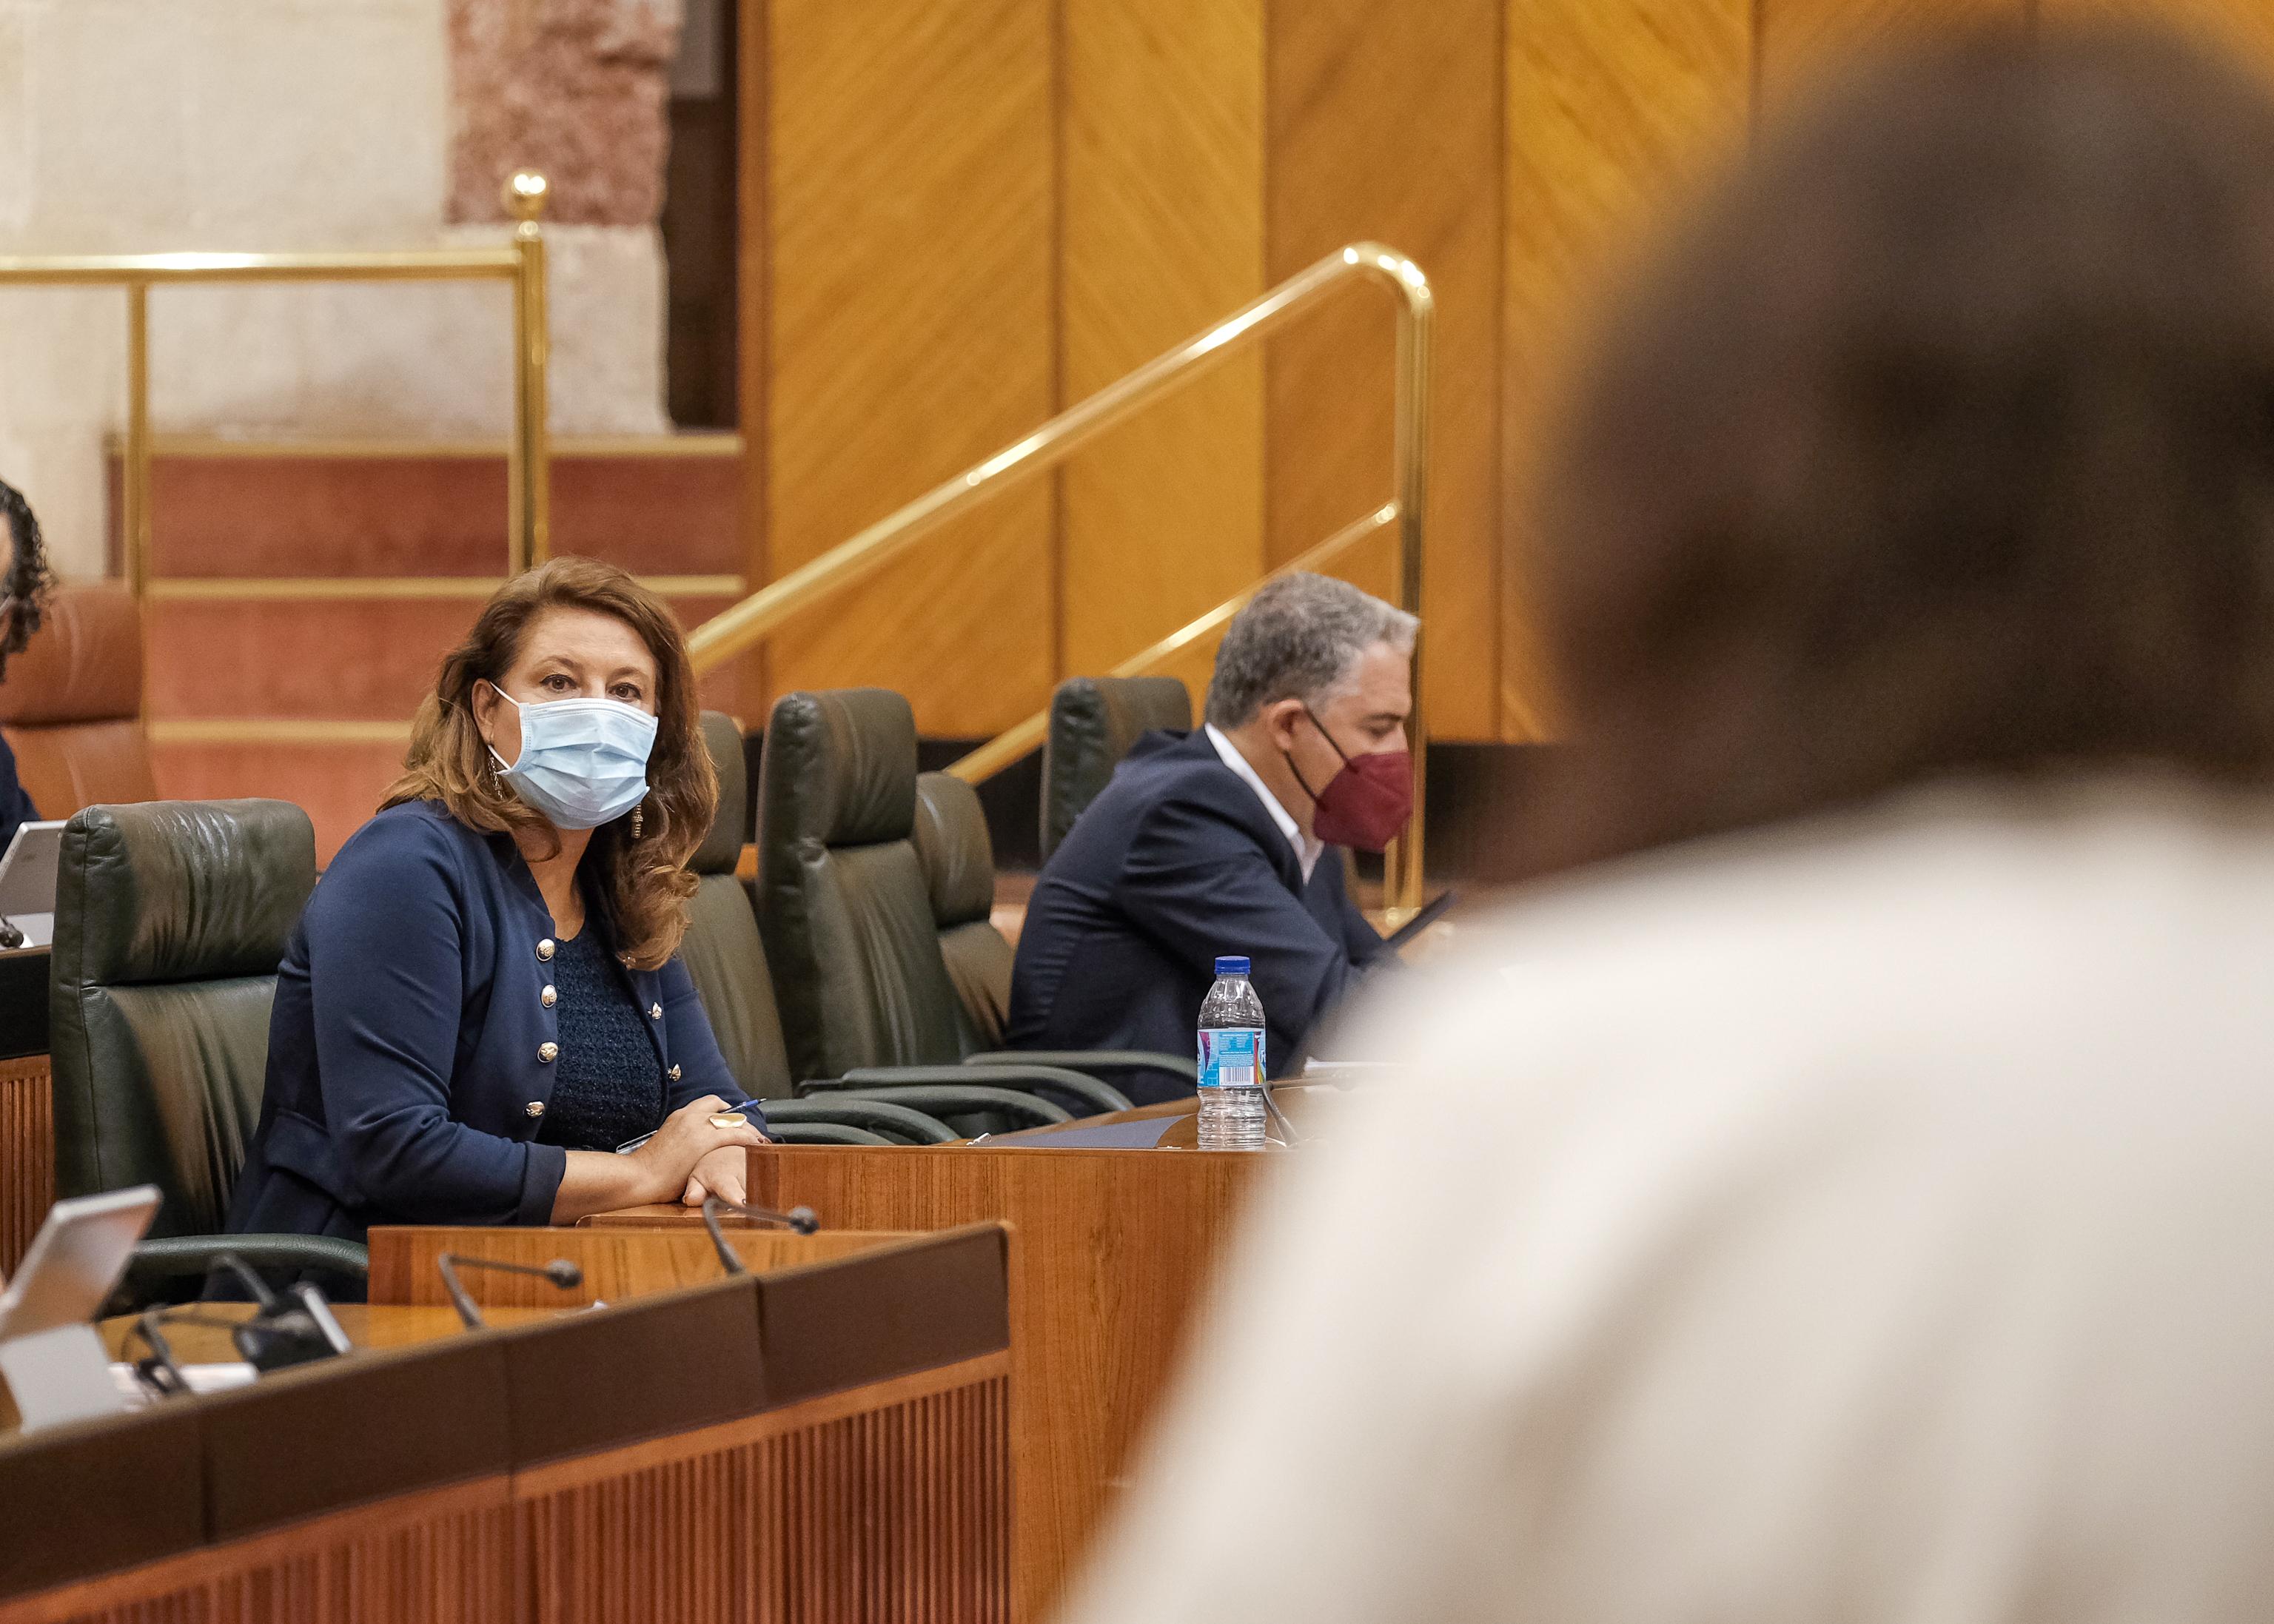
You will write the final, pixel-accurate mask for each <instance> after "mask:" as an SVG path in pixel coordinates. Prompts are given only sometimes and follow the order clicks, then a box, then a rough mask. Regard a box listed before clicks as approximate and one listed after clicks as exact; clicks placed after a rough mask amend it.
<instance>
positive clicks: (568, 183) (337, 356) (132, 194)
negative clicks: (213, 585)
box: [0, 0, 680, 575]
mask: <svg viewBox="0 0 2274 1624" xmlns="http://www.w3.org/2000/svg"><path fill="white" fill-rule="evenodd" d="M679 15H680V6H679V0H0V255H14V254H57V253H116V252H154V251H164V250H185V249H203V250H254V251H264V250H265V251H294V250H297V251H320V250H327V249H368V248H389V247H432V246H442V245H455V244H473V243H489V242H502V241H503V240H505V235H506V230H507V228H506V227H505V226H504V225H502V224H501V223H496V222H494V211H493V210H491V209H487V208H486V207H482V206H481V205H480V201H479V199H480V197H481V195H482V193H483V192H484V191H485V190H488V191H490V192H493V191H494V187H495V184H496V181H495V179H493V178H490V177H488V176H487V175H486V169H500V171H501V174H502V173H503V172H508V171H510V169H512V168H514V167H516V164H518V163H521V162H537V163H538V164H540V165H541V166H549V167H551V168H552V169H553V170H554V172H555V178H556V184H557V187H558V190H559V191H560V192H561V193H562V194H563V195H564V196H566V197H567V198H568V199H569V207H567V208H565V209H564V210H563V214H565V216H566V217H565V219H564V220H563V221H562V222H560V223H556V224H554V225H553V227H551V229H549V232H548V236H549V238H550V241H551V244H552V252H551V267H552V273H553V284H552V327H553V372H552V390H551V396H552V398H551V409H552V414H553V428H554V430H555V432H560V433H564V434H651V433H660V432H666V430H667V429H668V427H669V425H668V422H667V421H666V417H665V414H664V408H663V394H664V392H663V381H664V380H663V359H662V357H663V342H664V333H663V326H664V318H665V304H664V290H663V280H664V274H663V263H662V252H661V246H660V242H659V237H657V234H656V231H655V229H654V223H653V222H654V218H655V211H656V206H657V202H658V200H659V186H660V178H659V177H660V162H661V154H662V142H663V139H665V138H664V134H663V131H662V126H661V123H660V119H661V109H662V98H663V94H664V91H663V88H662V86H663V79H664V74H665V71H666V67H667V64H668V59H669V56H670V53H671V47H672V44H673V42H674V40H675V37H676V32H677V27H678V21H679ZM492 25H494V26H492ZM563 64H569V66H564V65H563ZM576 64H582V65H581V67H579V66H577V65H576ZM572 68H573V69H574V71H572ZM553 83H558V84H560V85H561V86H563V87H565V88H566V89H569V90H573V91H574V93H575V94H573V95H567V96H564V97H555V98H553V99H550V100H548V99H547V97H546V94H544V91H545V87H546V85H548V84H553ZM454 87H455V94H454ZM468 95H476V96H482V97H486V98H492V99H491V100H486V101H485V102H484V103H483V104H482V106H481V107H480V108H479V109H478V110H477V111H475V112H471V113H470V112H469V111H468V110H467V109H466V106H465V98H466V97H467V96H468ZM643 119H644V120H645V123H643ZM511 154H520V155H519V156H514V155H511ZM643 173H645V174H646V178H645V180H644V182H643V181H642V180H641V178H640V177H641V176H642V175H643ZM510 308H511V307H510V299H509V296H508V293H507V291H506V289H505V288H504V287H503V285H502V284H498V283H487V284H484V283H468V284H463V285H451V284H448V283H441V284H425V285H403V286H395V287H371V286H365V287H358V286H353V285H327V286H309V287H279V288H263V289H251V288H247V289H161V290H159V291H157V292H155V293H154V294H153V296H152V298H151V316H150V322H151V335H152V338H151V365H152V392H151V400H152V412H153V417H154V423H155V425H156V426H157V427H158V429H159V430H160V432H200V433H219V434H227V435H233V436H241V437H245V438H251V439H260V438H272V437H278V436H296V437H305V436H362V435H373V436H403V437H419V438H425V437H450V436H467V435H496V434H502V433H503V432H505V429H506V427H507V425H508V422H509V420H510V413H511V402H512V395H511V378H510V373H509V372H508V365H509V356H510ZM124 415H125V298H124V294H123V293H120V292H117V291H112V290H109V289H87V290H79V289H10V290H4V291H0V477H6V478H8V479H10V480H11V481H12V482H14V483H16V484H18V485H20V486H22V487H23V488H24V489H25V491H26V492H27V493H28V494H29V495H30V496H31V498H32V500H33V501H34V504H35V505H36V506H37V508H39V511H40V514H41V520H42V522H43V523H44V525H45V526H46V529H47V532H48V534H49V538H50V540H51V545H52V547H53V549H54V552H55V555H56V561H57V563H58V565H59V567H60V568H62V569H63V570H64V572H65V573H67V574H82V575H84V574H94V573H99V572H100V570H101V568H102V534H103V523H102V518H103V500H104V499H103V486H102V442H103V438H104V436H105V435H106V434H108V433H112V432H117V431H118V430H120V429H122V428H123V426H124Z"/></svg>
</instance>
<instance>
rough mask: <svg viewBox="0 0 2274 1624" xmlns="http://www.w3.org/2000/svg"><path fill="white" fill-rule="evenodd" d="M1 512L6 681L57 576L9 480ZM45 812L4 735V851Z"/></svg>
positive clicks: (1, 676) (0, 669)
mask: <svg viewBox="0 0 2274 1624" xmlns="http://www.w3.org/2000/svg"><path fill="white" fill-rule="evenodd" d="M0 514H5V515H7V520H8V568H7V570H6V573H5V574H4V575H0V681H4V680H6V677H7V665H8V657H9V656H10V655H11V654H21V653H22V652H23V651H24V648H25V645H26V643H29V642H30V641H31V636H32V634H33V633H34V632H35V631H37V630H39V629H40V618H41V614H42V613H43V612H44V611H45V609H46V607H47V599H48V594H49V592H50V591H51V590H54V587H55V576H54V575H53V573H52V572H50V571H49V568H48V552H47V546H46V544H45V542H44V541H43V540H42V539H41V535H40V522H39V520H38V519H36V518H34V516H33V515H32V506H31V504H30V503H29V502H26V500H24V493H23V492H21V491H19V490H18V489H17V488H16V487H15V486H14V485H9V484H6V483H5V482H0ZM39 816H40V813H39V808H36V807H34V805H33V804H32V797H31V794H30V793H29V792H28V791H26V789H25V788H24V786H23V785H22V783H21V782H20V781H19V780H18V778H17V777H16V754H15V752H14V751H13V750H11V749H10V748H8V741H6V740H4V739H0V852H5V851H6V850H7V849H8V842H10V841H11V840H13V839H14V838H16V831H17V830H18V829H19V828H20V827H22V826H23V825H24V824H26V823H32V822H34V821H35V820H36V819H37V818H38V817H39Z"/></svg>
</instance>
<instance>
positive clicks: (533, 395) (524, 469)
mask: <svg viewBox="0 0 2274 1624" xmlns="http://www.w3.org/2000/svg"><path fill="white" fill-rule="evenodd" d="M545 192H546V185H545V177H544V176H542V175H539V174H538V173H537V172H536V171H535V170H534V169H516V171H515V172H514V173H513V175H512V176H511V177H509V178H508V180H507V181H506V183H505V206H506V208H507V210H508V212H509V213H511V214H512V215H513V216H514V218H515V219H516V221H518V222H520V223H519V224H517V225H516V226H515V227H514V229H513V246H514V252H516V255H518V256H519V259H520V268H519V272H518V274H516V276H515V277H514V280H513V405H514V413H513V417H514V423H513V443H512V446H511V447H510V448H509V449H508V451H507V453H506V457H507V462H508V468H507V470H506V478H507V481H508V485H509V487H510V491H511V494H510V496H509V498H508V500H509V503H510V513H509V515H508V528H509V530H510V532H511V535H510V539H509V540H508V542H507V545H506V573H507V574H508V575H519V574H520V573H521V572H522V571H523V570H524V569H528V568H531V566H533V565H537V564H542V563H543V562H544V561H545V560H546V559H549V558H551V557H552V556H553V533H552V531H553V467H552V436H551V431H550V427H549V425H548V424H547V421H546V398H545V389H546V384H545V364H546V358H547V355H548V351H549V350H550V346H551V336H550V334H549V332H548V330H547V328H546V312H545V233H544V232H543V231H542V230H541V229H538V223H537V222H538V216H540V215H541V214H544V213H545Z"/></svg>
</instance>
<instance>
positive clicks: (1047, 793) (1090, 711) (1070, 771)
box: [1042, 677, 1193, 859]
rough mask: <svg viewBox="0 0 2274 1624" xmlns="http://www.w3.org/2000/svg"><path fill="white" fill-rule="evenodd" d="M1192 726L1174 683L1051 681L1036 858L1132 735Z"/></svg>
mask: <svg viewBox="0 0 2274 1624" xmlns="http://www.w3.org/2000/svg"><path fill="white" fill-rule="evenodd" d="M1192 725H1193V697H1192V695H1191V694H1190V692H1188V691H1187V690H1186V688H1185V684H1184V680H1183V679H1181V678H1178V677H1068V678H1067V679H1066V680H1065V681H1063V682H1061V683H1059V684H1058V688H1056V689H1055V690H1054V691H1053V692H1052V693H1051V695H1050V733H1049V736H1048V737H1047V738H1046V739H1044V741H1043V807H1042V833H1043V846H1042V851H1043V857H1044V858H1045V859H1047V858H1048V857H1049V856H1050V853H1052V852H1054V851H1056V850H1057V849H1058V842H1059V841H1061V840H1063V839H1064V838H1065V834H1066V831H1068V830H1069V829H1072V828H1073V822H1074V819H1076V818H1078V817H1080V816H1081V814H1082V809H1083V808H1085V807H1087V806H1088V805H1089V803H1090V802H1091V801H1094V800H1096V798H1097V795H1098V793H1099V792H1100V791H1101V790H1103V789H1104V787H1105V786H1106V783H1107V781H1108V780H1110V779H1111V778H1112V777H1113V769H1114V766H1115V764H1116V763H1118V762H1119V761H1120V759H1121V758H1122V757H1123V756H1126V755H1128V754H1129V747H1130V746H1132V745H1133V744H1135V743H1136V742H1137V740H1138V738H1139V736H1140V735H1141V734H1143V733H1147V732H1148V731H1150V730H1151V729H1153V728H1156V727H1165V728H1169V729H1171V730H1172V731H1177V732H1183V731H1186V730H1188V729H1190V728H1191V726H1192Z"/></svg>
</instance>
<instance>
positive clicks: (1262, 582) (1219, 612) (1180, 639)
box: [945, 502, 1397, 784]
mask: <svg viewBox="0 0 2274 1624" xmlns="http://www.w3.org/2000/svg"><path fill="white" fill-rule="evenodd" d="M1395 523H1397V503H1396V502H1384V503H1383V504H1382V506H1381V507H1379V508H1375V509H1374V511H1373V512H1372V513H1370V514H1368V515H1366V517H1364V518H1363V519H1357V520H1353V521H1352V523H1348V524H1345V525H1344V526H1343V528H1342V529H1340V530H1337V531H1336V532H1335V533H1334V534H1333V535H1331V536H1329V537H1328V538H1326V539H1325V540H1324V541H1322V542H1321V543H1320V544H1319V545H1317V546H1315V547H1313V548H1312V549H1311V550H1310V551H1309V552H1307V553H1302V554H1299V556H1297V557H1295V558H1292V559H1290V560H1288V561H1287V562H1285V563H1284V564H1282V565H1281V566H1280V567H1279V568H1276V569H1275V570H1273V571H1272V572H1271V573H1270V574H1269V575H1260V576H1258V577H1257V578H1256V579H1255V580H1254V581H1252V582H1250V583H1248V584H1247V585H1246V587H1245V588H1243V589H1241V590H1239V591H1237V592H1234V593H1233V594H1232V595H1231V597H1230V598H1225V599H1224V601H1223V602H1222V603H1220V604H1218V605H1216V607H1215V608H1213V609H1211V610H1209V612H1208V613H1206V614H1204V615H1201V617H1200V618H1199V619H1198V620H1187V621H1186V622H1185V623H1184V624H1183V625H1182V626H1179V627H1178V628H1177V629H1176V630H1175V631H1172V632H1171V633H1170V634H1169V635H1167V636H1165V637H1163V638H1162V639H1161V641H1160V642H1158V643H1155V644H1154V645H1153V646H1152V647H1151V648H1149V649H1146V650H1143V651H1141V652H1140V653H1137V654H1133V655H1131V656H1130V657H1129V658H1127V659H1126V660H1123V661H1122V662H1121V663H1120V664H1119V665H1116V666H1115V667H1114V668H1113V669H1112V670H1111V671H1109V672H1107V673H1105V674H1106V675H1107V676H1109V677H1141V676H1143V675H1144V674H1145V673H1147V672H1148V671H1151V670H1154V669H1155V668H1156V667H1157V666H1159V665H1163V664H1164V663H1165V662H1166V661H1167V660H1168V658H1169V657H1170V656H1171V655H1173V654H1175V653H1176V652H1177V651H1178V650H1180V649H1183V648H1186V647H1187V646H1188V645H1190V644H1192V643H1196V642H1198V641H1199V640H1200V639H1201V638H1202V637H1204V636H1206V635H1208V634H1209V633H1210V632H1212V631H1214V630H1215V629H1216V628H1217V627H1219V626H1221V625H1223V624H1224V622H1225V621H1226V620H1230V619H1231V617H1232V616H1233V615H1235V614H1238V613H1239V612H1240V610H1241V609H1243V608H1245V607H1246V604H1247V600H1248V599H1249V598H1254V596H1255V595H1256V594H1257V593H1258V592H1260V591H1261V590H1263V589H1264V588H1265V587H1267V586H1269V585H1270V584H1271V583H1273V582H1274V581H1276V580H1277V579H1279V577H1280V576H1282V575H1293V574H1294V573H1295V572H1296V571H1298V570H1303V569H1317V568H1320V567H1321V566H1322V565H1324V564H1327V563H1329V562H1330V561H1332V560H1334V559H1335V558H1337V556H1339V555H1340V554H1341V553H1344V551H1346V550H1347V549H1348V548H1350V547H1351V546H1352V545H1355V544H1356V543H1358V542H1360V541H1363V540H1365V539H1366V538H1367V537H1368V536H1371V535H1373V534H1374V532H1375V531H1377V530H1382V529H1384V528H1385V527H1387V526H1389V525H1391V524H1395ZM1049 733H1050V711H1049V710H1048V709H1043V710H1041V711H1035V713H1034V715H1032V716H1030V717H1028V718H1027V719H1026V720H1025V721H1023V722H1020V723H1018V724H1016V725H1015V726H1010V727H1006V728H1005V729H1004V730H1003V731H1002V732H1001V733H997V734H996V735H995V736H994V737H993V738H992V739H990V740H989V741H987V742H986V743H984V744H983V745H981V746H980V747H979V748H977V749H975V750H974V751H972V752H971V753H970V754H969V755H968V756H958V757H957V758H956V759H955V760H953V761H952V762H950V763H948V764H947V766H946V768H945V771H947V772H948V773H950V774H952V775H953V776H954V777H956V778H961V779H962V780H963V781H964V782H965V783H966V784H976V783H978V782H979V781H980V780H981V779H982V778H993V777H994V776H995V775H996V774H997V773H998V772H1000V771H1003V769H1004V768H1005V767H1007V766H1009V765H1010V764H1011V763H1013V762H1015V761H1017V760H1018V759H1019V758H1020V756H1024V755H1025V754H1026V753H1027V752H1028V751H1029V750H1031V749H1034V748H1036V747H1037V746H1038V745H1040V744H1041V743H1042V742H1043V740H1044V739H1045V738H1046V737H1048V736H1049Z"/></svg>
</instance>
